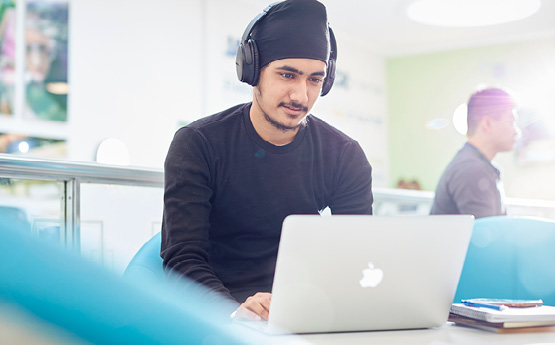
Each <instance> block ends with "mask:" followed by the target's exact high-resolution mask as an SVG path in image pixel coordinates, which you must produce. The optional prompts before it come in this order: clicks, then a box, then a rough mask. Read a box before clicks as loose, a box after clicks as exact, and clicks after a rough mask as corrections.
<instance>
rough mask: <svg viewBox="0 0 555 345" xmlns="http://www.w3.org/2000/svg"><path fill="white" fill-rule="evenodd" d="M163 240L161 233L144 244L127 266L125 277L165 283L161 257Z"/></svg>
mask: <svg viewBox="0 0 555 345" xmlns="http://www.w3.org/2000/svg"><path fill="white" fill-rule="evenodd" d="M161 240H162V237H161V235H160V232H158V233H157V234H156V235H154V236H153V237H152V238H151V239H150V240H149V241H148V242H146V243H145V244H143V246H142V247H141V248H140V249H139V251H138V252H137V253H136V254H135V256H134V257H133V258H132V259H131V261H130V262H129V264H128V265H127V268H126V269H125V272H124V273H123V276H124V277H125V278H130V279H137V280H139V281H145V280H148V281H158V282H163V281H164V280H165V277H164V267H163V260H162V258H161V257H160V246H161Z"/></svg>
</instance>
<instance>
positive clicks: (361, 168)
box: [330, 141, 373, 214]
mask: <svg viewBox="0 0 555 345" xmlns="http://www.w3.org/2000/svg"><path fill="white" fill-rule="evenodd" d="M333 185H334V191H333V194H332V199H331V201H330V209H331V212H332V214H372V203H373V196H372V167H371V166H370V163H369V162H368V159H367V158H366V155H365V154H364V151H363V150H362V148H361V147H360V145H359V144H358V143H357V142H356V141H351V142H349V143H348V144H347V145H346V146H345V149H344V151H343V152H342V154H341V155H340V160H339V167H338V173H337V175H336V177H335V181H334V183H333Z"/></svg>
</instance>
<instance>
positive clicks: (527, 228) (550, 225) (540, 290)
mask: <svg viewBox="0 0 555 345" xmlns="http://www.w3.org/2000/svg"><path fill="white" fill-rule="evenodd" d="M554 267H555V222H553V221H551V220H548V219H543V218H532V217H505V216H496V217H485V218H479V219H476V221H475V222H474V230H473V233H472V238H471V240H470V246H469V248H468V252H467V255H466V260H465V263H464V267H463V270H462V274H461V278H460V281H459V285H458V288H457V293H456V295H455V299H454V302H455V303H459V302H460V301H461V299H470V298H504V299H521V300H537V299H542V300H543V302H544V304H546V305H552V306H555V269H554Z"/></svg>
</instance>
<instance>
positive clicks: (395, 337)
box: [276, 323, 555, 345]
mask: <svg viewBox="0 0 555 345" xmlns="http://www.w3.org/2000/svg"><path fill="white" fill-rule="evenodd" d="M276 337H283V338H284V339H283V340H284V342H283V343H284V344H289V343H291V344H297V342H296V341H295V340H294V339H295V338H296V337H294V336H276ZM296 339H297V340H304V341H306V342H307V343H308V344H314V345H359V344H365V345H368V344H379V345H447V344H457V345H458V344H464V345H481V344H484V345H485V344H487V345H498V344H499V345H548V344H550V345H555V332H533V333H530V332H529V333H508V334H507V333H505V334H497V333H493V332H488V331H482V330H478V329H472V328H466V327H460V326H455V325H453V324H451V323H447V324H445V325H444V326H442V327H439V328H432V329H419V330H403V331H380V332H351V333H327V334H306V335H300V339H298V338H296ZM290 340H291V342H290ZM304 341H300V342H299V343H300V344H304V343H305V342H304Z"/></svg>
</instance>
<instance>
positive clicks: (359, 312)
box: [266, 215, 474, 333]
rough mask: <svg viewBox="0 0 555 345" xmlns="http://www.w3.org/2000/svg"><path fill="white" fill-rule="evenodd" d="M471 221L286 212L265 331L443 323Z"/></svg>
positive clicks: (444, 217) (463, 218) (442, 217)
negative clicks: (289, 214) (290, 213)
mask: <svg viewBox="0 0 555 345" xmlns="http://www.w3.org/2000/svg"><path fill="white" fill-rule="evenodd" d="M473 224H474V217H472V216H466V215H457V216H448V215H438V216H366V215H335V216H319V215H293V216H289V217H287V218H286V219H285V221H284V223H283V230H282V234H281V242H280V245H279V252H278V258H277V264H276V272H275V277H274V284H273V289H272V300H271V304H270V316H269V321H268V324H267V326H266V327H268V329H267V331H269V332H271V333H282V332H291V333H320V332H345V331H368V330H390V329H414V328H429V327H434V326H440V325H442V324H444V323H445V322H446V321H447V317H448V315H449V308H450V306H451V303H452V301H453V298H454V295H455V290H456V288H457V285H458V281H459V277H460V274H461V270H462V267H463V263H464V259H465V256H466V251H467V248H468V244H469V241H470V236H471V233H472V227H473Z"/></svg>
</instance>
